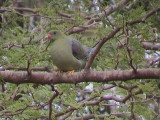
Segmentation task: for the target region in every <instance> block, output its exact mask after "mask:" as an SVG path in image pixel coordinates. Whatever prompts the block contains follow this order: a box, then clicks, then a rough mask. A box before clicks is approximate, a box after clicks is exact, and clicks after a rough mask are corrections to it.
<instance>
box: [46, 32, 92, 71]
mask: <svg viewBox="0 0 160 120" xmlns="http://www.w3.org/2000/svg"><path fill="white" fill-rule="evenodd" d="M45 38H47V39H49V40H50V49H49V52H50V55H51V59H52V61H53V64H54V65H56V66H57V68H58V69H59V70H60V71H64V72H67V71H78V70H82V69H83V68H84V67H85V65H86V61H87V58H88V57H89V55H90V53H91V52H92V51H93V48H90V47H86V46H84V45H82V44H81V43H80V42H79V41H78V40H76V39H73V38H71V37H69V36H67V35H65V34H64V33H63V32H61V31H59V30H51V31H50V32H49V33H48V35H47V36H46V37H45Z"/></svg>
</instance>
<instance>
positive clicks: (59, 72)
mask: <svg viewBox="0 0 160 120" xmlns="http://www.w3.org/2000/svg"><path fill="white" fill-rule="evenodd" d="M55 71H56V74H57V75H60V74H61V73H62V72H63V71H62V70H60V69H55Z"/></svg>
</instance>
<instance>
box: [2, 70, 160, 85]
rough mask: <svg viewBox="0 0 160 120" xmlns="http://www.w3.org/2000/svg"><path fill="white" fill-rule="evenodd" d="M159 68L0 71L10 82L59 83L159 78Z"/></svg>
mask: <svg viewBox="0 0 160 120" xmlns="http://www.w3.org/2000/svg"><path fill="white" fill-rule="evenodd" d="M159 75H160V70H159V69H154V68H153V69H138V70H137V73H135V72H133V70H123V71H120V70H114V71H82V72H76V73H74V74H72V75H68V74H67V73H61V74H60V75H58V74H57V73H56V72H53V73H47V72H32V73H31V74H30V75H28V74H27V72H13V71H0V78H1V81H5V82H10V83H16V84H21V83H37V84H59V83H72V84H76V83H80V82H105V83H106V82H109V81H126V80H132V79H159Z"/></svg>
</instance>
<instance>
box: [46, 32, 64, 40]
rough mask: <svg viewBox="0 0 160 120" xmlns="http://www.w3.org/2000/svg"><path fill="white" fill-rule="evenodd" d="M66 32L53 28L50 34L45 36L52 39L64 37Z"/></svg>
mask: <svg viewBox="0 0 160 120" xmlns="http://www.w3.org/2000/svg"><path fill="white" fill-rule="evenodd" d="M63 36H64V34H63V33H62V32H61V31H58V30H52V31H50V32H49V33H48V35H47V36H46V37H45V38H47V39H50V40H52V41H55V40H58V39H59V38H60V37H63Z"/></svg>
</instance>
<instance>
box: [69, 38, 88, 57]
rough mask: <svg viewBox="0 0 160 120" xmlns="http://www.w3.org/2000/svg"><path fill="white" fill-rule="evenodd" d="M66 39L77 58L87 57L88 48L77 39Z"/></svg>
mask: <svg viewBox="0 0 160 120" xmlns="http://www.w3.org/2000/svg"><path fill="white" fill-rule="evenodd" d="M67 40H68V41H69V43H70V44H71V46H72V54H73V56H74V57H76V58H77V59H79V60H81V59H87V57H88V55H89V49H88V48H87V47H86V46H83V45H82V44H81V43H80V42H79V41H77V40H76V39H72V38H71V37H67Z"/></svg>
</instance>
